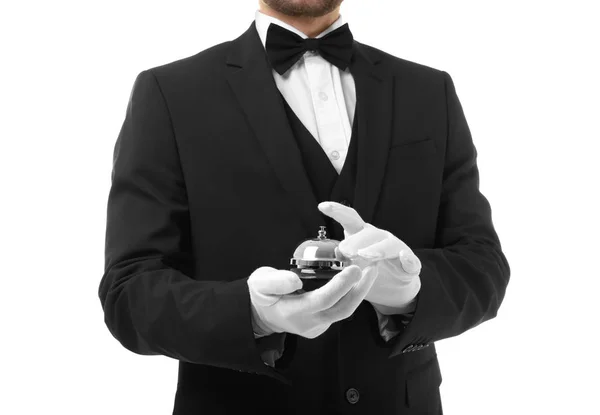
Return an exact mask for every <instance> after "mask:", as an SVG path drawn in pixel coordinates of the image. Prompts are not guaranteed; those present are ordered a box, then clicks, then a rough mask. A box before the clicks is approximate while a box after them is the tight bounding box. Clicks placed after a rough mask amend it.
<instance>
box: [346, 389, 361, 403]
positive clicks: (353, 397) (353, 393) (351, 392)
mask: <svg viewBox="0 0 600 415" xmlns="http://www.w3.org/2000/svg"><path fill="white" fill-rule="evenodd" d="M359 398H360V394H359V393H358V391H357V390H356V389H354V388H350V389H348V390H347V391H346V400H347V401H348V402H350V403H351V404H353V405H354V404H355V403H356V402H358V399H359Z"/></svg>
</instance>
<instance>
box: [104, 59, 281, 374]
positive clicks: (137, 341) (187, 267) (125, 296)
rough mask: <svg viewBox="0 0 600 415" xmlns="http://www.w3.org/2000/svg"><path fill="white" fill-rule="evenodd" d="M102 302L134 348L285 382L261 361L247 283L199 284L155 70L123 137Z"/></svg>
mask: <svg viewBox="0 0 600 415" xmlns="http://www.w3.org/2000/svg"><path fill="white" fill-rule="evenodd" d="M111 179H112V185H111V188H110V191H109V196H108V209H107V227H106V241H105V270H104V275H103V277H102V280H101V282H100V287H99V297H100V301H101V304H102V307H103V310H104V318H105V322H106V325H107V327H108V329H109V330H110V332H111V333H112V335H113V336H114V337H115V338H116V339H118V340H119V341H120V342H121V344H122V345H123V346H124V347H126V348H127V349H129V350H131V351H132V352H135V353H138V354H143V355H156V354H161V355H165V356H169V357H171V358H174V359H178V360H180V361H185V362H189V363H196V364H206V365H212V366H217V367H222V368H229V369H233V370H237V371H243V372H253V373H261V374H265V375H269V376H272V377H274V378H276V379H279V380H281V381H283V382H285V383H288V379H287V378H285V377H284V376H282V375H281V374H280V373H279V372H277V370H276V369H274V368H271V367H269V366H267V365H265V364H264V363H263V361H262V360H261V353H262V351H263V350H261V348H260V345H261V343H262V342H257V341H256V340H255V338H254V334H253V332H252V324H251V310H250V296H249V292H248V285H247V278H248V276H245V275H241V276H240V279H238V280H235V281H232V282H226V281H219V277H218V275H214V276H212V278H207V276H203V278H202V281H199V280H198V279H196V278H193V277H194V275H192V273H193V272H194V271H193V269H194V268H193V266H192V264H193V258H192V254H191V246H190V245H191V241H190V217H189V210H188V202H187V193H186V186H185V182H184V177H183V172H182V169H181V165H180V160H179V154H178V150H177V144H176V141H175V134H174V131H173V127H172V125H171V119H170V115H169V110H168V107H167V104H166V101H165V99H164V97H163V95H162V92H161V89H160V86H159V84H158V82H157V80H156V77H155V76H154V74H153V72H152V70H148V71H143V72H141V73H140V74H139V75H138V77H137V78H136V81H135V83H134V86H133V89H132V92H131V96H130V99H129V103H128V106H127V112H126V117H125V120H124V122H123V126H122V128H121V131H120V133H119V136H118V138H117V141H116V144H115V147H114V155H113V167H112V176H111ZM198 272H201V270H199V271H198Z"/></svg>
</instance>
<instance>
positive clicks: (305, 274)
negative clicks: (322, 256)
mask: <svg viewBox="0 0 600 415" xmlns="http://www.w3.org/2000/svg"><path fill="white" fill-rule="evenodd" d="M290 271H292V272H293V273H295V274H297V275H298V276H299V277H300V279H301V280H302V290H304V291H313V290H316V289H317V288H321V287H322V286H323V285H325V284H327V282H328V281H329V280H330V279H332V278H333V277H334V275H336V274H338V273H339V272H340V271H341V270H337V269H311V268H291V269H290Z"/></svg>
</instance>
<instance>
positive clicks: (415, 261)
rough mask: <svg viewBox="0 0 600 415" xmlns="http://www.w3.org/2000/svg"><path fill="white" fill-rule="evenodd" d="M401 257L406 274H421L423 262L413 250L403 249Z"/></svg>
mask: <svg viewBox="0 0 600 415" xmlns="http://www.w3.org/2000/svg"><path fill="white" fill-rule="evenodd" d="M399 256H400V263H401V264H402V268H403V269H404V272H406V273H407V274H419V273H421V260H419V257H417V256H416V255H415V254H414V253H413V252H412V250H410V249H403V250H401V251H400V255H399Z"/></svg>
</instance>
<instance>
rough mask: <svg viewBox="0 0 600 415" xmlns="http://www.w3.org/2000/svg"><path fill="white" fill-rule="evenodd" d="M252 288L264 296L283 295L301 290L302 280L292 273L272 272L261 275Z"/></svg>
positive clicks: (284, 271)
mask: <svg viewBox="0 0 600 415" xmlns="http://www.w3.org/2000/svg"><path fill="white" fill-rule="evenodd" d="M253 288H254V289H255V290H256V291H257V292H259V293H261V294H265V295H285V294H291V293H293V292H294V291H296V290H299V289H301V288H302V280H301V279H300V277H298V275H296V274H295V273H293V272H292V271H287V270H272V271H267V272H263V273H261V274H260V275H259V276H258V278H256V280H255V281H254V282H253Z"/></svg>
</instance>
